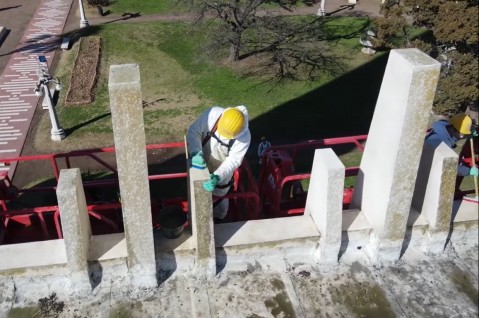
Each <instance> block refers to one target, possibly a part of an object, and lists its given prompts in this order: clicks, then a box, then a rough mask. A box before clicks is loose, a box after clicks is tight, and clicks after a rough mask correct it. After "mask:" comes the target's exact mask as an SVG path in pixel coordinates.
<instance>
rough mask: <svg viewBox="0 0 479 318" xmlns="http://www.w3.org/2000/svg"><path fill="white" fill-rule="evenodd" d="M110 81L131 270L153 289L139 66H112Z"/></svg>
mask: <svg viewBox="0 0 479 318" xmlns="http://www.w3.org/2000/svg"><path fill="white" fill-rule="evenodd" d="M109 81H110V82H109V84H108V88H109V91H110V106H111V119H112V123H113V134H114V139H115V149H116V162H117V167H118V179H119V183H120V194H121V207H122V212H123V221H124V227H125V239H126V246H127V250H128V267H129V269H130V272H131V273H132V274H137V276H143V277H145V284H147V285H149V283H148V282H147V278H146V277H148V276H152V277H150V278H154V277H155V276H156V264H155V249H154V242H153V225H152V218H151V203H150V186H149V183H148V166H147V160H146V150H145V145H146V141H145V128H144V123H143V107H142V103H141V85H140V70H139V67H138V65H137V64H124V65H112V66H111V67H110V80H109ZM150 283H151V284H153V280H151V282H150ZM154 284H155V285H156V278H155V283H154Z"/></svg>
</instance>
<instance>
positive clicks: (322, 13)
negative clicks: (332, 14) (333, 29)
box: [316, 0, 326, 17]
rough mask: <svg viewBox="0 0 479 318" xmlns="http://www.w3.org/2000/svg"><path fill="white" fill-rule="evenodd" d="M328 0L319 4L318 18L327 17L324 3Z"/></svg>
mask: <svg viewBox="0 0 479 318" xmlns="http://www.w3.org/2000/svg"><path fill="white" fill-rule="evenodd" d="M325 1H326V0H321V3H320V4H319V9H318V12H317V13H316V15H317V16H318V17H324V16H326V10H325V9H324V2H325Z"/></svg>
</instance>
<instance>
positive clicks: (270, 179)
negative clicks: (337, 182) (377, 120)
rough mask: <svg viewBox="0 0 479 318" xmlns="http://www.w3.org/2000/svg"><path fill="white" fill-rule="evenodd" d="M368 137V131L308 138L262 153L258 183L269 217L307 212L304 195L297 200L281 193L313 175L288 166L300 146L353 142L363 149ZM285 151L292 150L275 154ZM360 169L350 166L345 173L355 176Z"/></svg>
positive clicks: (321, 146)
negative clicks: (340, 135)
mask: <svg viewBox="0 0 479 318" xmlns="http://www.w3.org/2000/svg"><path fill="white" fill-rule="evenodd" d="M366 139H367V135H359V136H351V137H338V138H328V139H323V140H309V141H306V142H303V143H298V144H288V145H280V146H273V147H271V148H270V149H269V150H267V151H266V152H265V154H264V155H263V157H262V162H263V163H265V164H263V166H262V169H261V171H260V177H259V181H258V183H259V185H260V198H261V199H262V200H263V204H264V207H265V210H266V213H268V211H269V212H270V214H272V215H269V217H281V216H287V215H296V214H301V213H304V205H305V196H304V197H302V198H300V199H299V200H296V202H294V201H295V200H293V199H290V200H286V201H285V200H284V199H283V197H282V194H283V191H285V189H288V187H293V186H294V183H295V182H300V181H301V180H305V179H309V178H310V177H311V174H310V173H295V172H294V168H293V167H291V168H290V167H288V165H293V163H294V161H295V159H296V156H297V155H298V153H299V152H300V151H301V150H307V149H318V148H325V147H331V146H338V145H347V144H351V145H353V146H354V147H356V148H357V149H359V150H360V151H363V150H364V146H363V145H362V143H363V142H365V141H366ZM282 151H283V152H286V153H288V154H290V158H280V157H281V155H279V157H278V158H273V157H275V155H274V154H281V153H282ZM284 159H285V160H284ZM283 164H286V166H283ZM358 171H359V167H347V168H346V172H345V175H346V177H352V176H356V175H357V173H358Z"/></svg>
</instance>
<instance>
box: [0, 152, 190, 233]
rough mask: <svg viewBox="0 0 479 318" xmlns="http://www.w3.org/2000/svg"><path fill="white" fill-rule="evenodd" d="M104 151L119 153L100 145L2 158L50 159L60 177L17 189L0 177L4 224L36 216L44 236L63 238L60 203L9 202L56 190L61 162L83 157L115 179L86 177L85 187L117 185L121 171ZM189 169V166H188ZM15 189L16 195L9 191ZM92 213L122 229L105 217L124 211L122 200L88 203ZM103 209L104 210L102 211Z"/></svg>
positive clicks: (168, 176) (5, 160) (0, 217)
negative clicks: (49, 221) (19, 204)
mask: <svg viewBox="0 0 479 318" xmlns="http://www.w3.org/2000/svg"><path fill="white" fill-rule="evenodd" d="M184 146H185V144H184V142H175V143H167V144H153V145H147V146H146V147H145V148H146V150H147V151H148V150H163V149H174V148H178V149H181V150H183V149H184ZM102 153H115V148H113V147H110V148H96V149H87V150H77V151H71V152H66V153H55V154H41V155H32V156H22V157H12V158H3V159H0V163H5V164H7V165H10V164H11V163H20V162H37V161H49V162H50V164H51V169H52V174H53V177H54V178H55V180H56V183H55V184H54V185H52V186H36V187H34V188H27V189H17V188H16V187H15V186H13V184H12V183H11V181H10V179H9V178H8V175H7V174H6V173H5V172H4V173H2V176H1V177H2V178H0V181H1V182H0V190H1V191H0V221H1V220H3V222H2V223H3V225H4V227H5V228H6V227H7V226H8V224H9V223H10V222H11V221H19V223H30V221H28V220H27V219H28V218H29V217H30V216H32V215H35V216H37V217H38V221H39V223H40V227H41V231H42V233H43V237H44V239H51V238H55V236H56V238H62V237H63V235H62V231H61V225H60V218H59V217H60V211H59V209H58V206H56V205H50V206H42V207H33V208H23V209H9V208H8V202H10V201H14V200H15V196H16V195H18V194H21V193H29V192H44V191H55V190H56V187H57V182H58V178H59V171H60V168H59V167H60V164H59V163H60V162H61V160H64V166H66V168H71V167H72V162H71V161H72V158H77V157H82V158H85V157H87V158H90V159H91V160H93V161H94V162H96V163H98V164H99V165H100V167H103V168H105V169H106V170H108V171H111V172H112V173H113V176H112V179H109V180H83V186H84V187H85V188H92V187H104V186H112V185H117V184H118V180H117V176H116V174H117V170H116V168H115V167H114V166H113V165H111V164H109V163H108V162H106V161H105V160H103V159H101V158H100V157H99V156H98V154H102ZM184 170H186V166H185V168H184ZM186 177H187V173H186V171H185V172H174V173H162V174H152V175H149V176H148V180H150V181H153V180H164V179H176V178H186ZM9 192H15V194H12V193H9ZM87 210H88V213H89V215H90V216H91V217H93V218H95V219H98V220H100V221H101V222H103V223H104V224H106V225H107V226H108V227H109V228H110V229H111V230H113V231H115V232H118V231H119V226H118V225H117V223H115V222H114V221H113V220H112V219H111V218H109V217H107V216H105V213H106V212H108V213H110V212H111V211H115V210H121V203H120V202H114V203H111V202H107V203H98V204H90V205H88V206H87ZM99 212H102V213H99ZM45 215H49V216H52V217H53V222H54V226H55V231H56V233H55V234H56V235H55V236H54V235H52V233H50V231H49V230H48V226H47V222H46V220H45Z"/></svg>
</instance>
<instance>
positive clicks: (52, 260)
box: [0, 240, 67, 271]
mask: <svg viewBox="0 0 479 318" xmlns="http://www.w3.org/2000/svg"><path fill="white" fill-rule="evenodd" d="M66 263H67V257H66V254H65V244H64V243H63V240H50V241H41V242H33V243H22V244H11V245H2V246H0V271H3V270H11V269H15V268H28V267H38V266H49V265H59V264H62V265H63V264H66Z"/></svg>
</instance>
